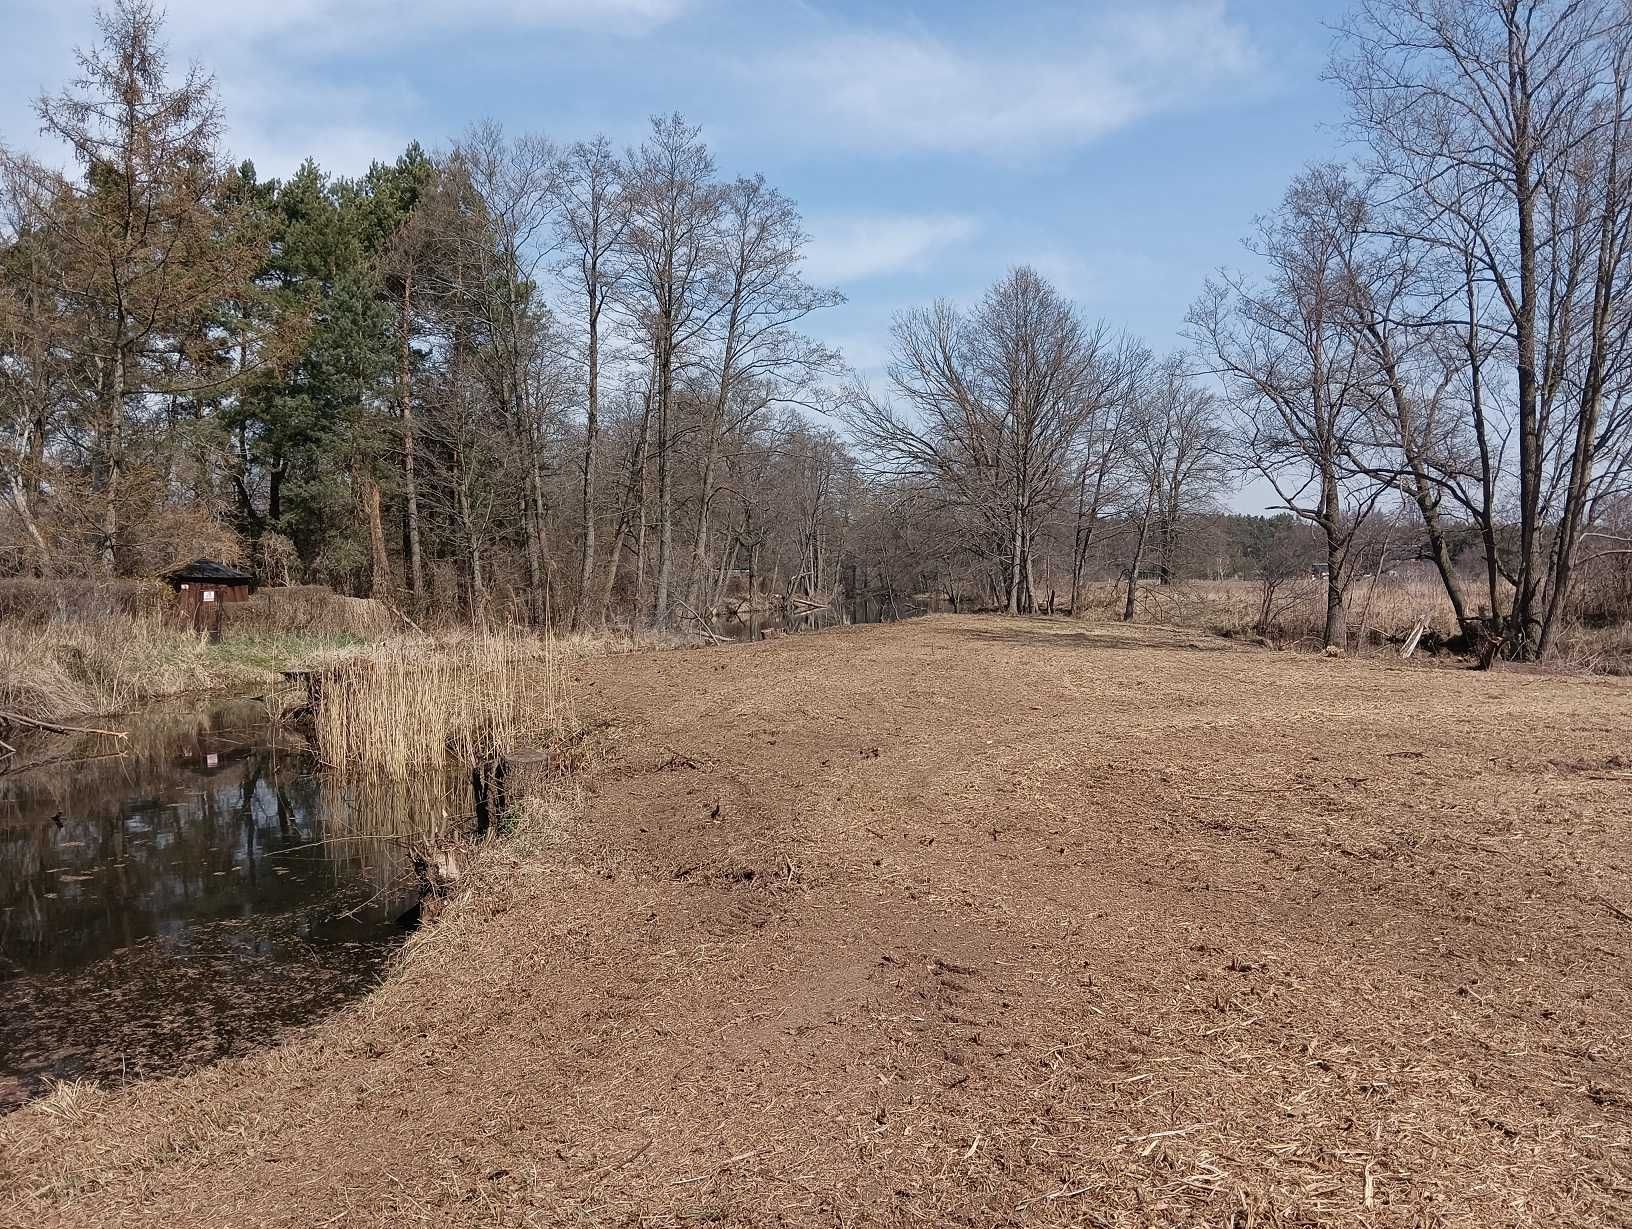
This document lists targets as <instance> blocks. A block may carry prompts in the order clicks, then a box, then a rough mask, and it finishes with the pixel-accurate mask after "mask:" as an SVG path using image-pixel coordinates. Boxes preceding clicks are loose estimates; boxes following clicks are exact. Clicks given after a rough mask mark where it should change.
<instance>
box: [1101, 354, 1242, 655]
mask: <svg viewBox="0 0 1632 1229" xmlns="http://www.w3.org/2000/svg"><path fill="white" fill-rule="evenodd" d="M1135 398H1136V399H1135V401H1134V405H1133V408H1132V410H1131V418H1132V422H1131V425H1130V429H1129V433H1128V464H1129V466H1130V468H1131V470H1132V473H1133V475H1134V478H1135V482H1134V484H1133V490H1134V492H1135V500H1134V502H1133V504H1132V506H1131V507H1130V508H1129V509H1128V513H1127V515H1128V519H1129V520H1130V521H1131V523H1132V525H1133V554H1132V556H1131V558H1130V559H1129V562H1128V567H1127V588H1126V593H1125V596H1124V599H1123V604H1122V621H1123V622H1124V623H1131V622H1132V621H1133V617H1134V614H1135V612H1136V609H1137V599H1138V592H1139V579H1140V573H1141V570H1142V569H1143V567H1144V565H1145V558H1146V554H1147V552H1148V549H1149V546H1150V535H1151V531H1152V529H1154V530H1155V531H1156V532H1157V534H1158V539H1159V544H1160V548H1161V551H1160V560H1161V562H1160V571H1159V575H1160V579H1161V580H1162V581H1163V583H1168V582H1169V581H1171V579H1172V577H1173V552H1174V548H1175V547H1176V545H1177V541H1178V533H1179V526H1180V521H1181V517H1183V516H1184V515H1185V514H1187V513H1189V512H1192V511H1197V510H1211V507H1212V504H1213V501H1214V499H1215V498H1216V497H1217V495H1218V494H1219V492H1220V491H1221V490H1222V489H1223V488H1224V487H1225V486H1226V485H1227V484H1228V481H1229V478H1228V475H1229V470H1228V468H1227V467H1226V465H1225V464H1224V463H1223V432H1222V430H1221V426H1220V422H1219V417H1218V407H1217V405H1216V403H1215V400H1214V397H1213V394H1212V393H1210V392H1208V391H1207V390H1206V389H1203V388H1200V387H1198V386H1197V385H1196V384H1195V383H1194V382H1193V381H1192V380H1191V378H1190V377H1189V375H1188V374H1187V373H1186V371H1185V365H1184V359H1183V358H1182V357H1181V356H1179V355H1170V356H1169V357H1168V358H1167V359H1165V360H1163V361H1162V362H1161V363H1160V364H1158V365H1157V366H1156V368H1155V369H1154V370H1153V371H1152V372H1151V373H1150V375H1149V377H1148V378H1147V379H1144V380H1142V381H1141V382H1140V384H1139V385H1138V386H1137V389H1136V392H1135Z"/></svg>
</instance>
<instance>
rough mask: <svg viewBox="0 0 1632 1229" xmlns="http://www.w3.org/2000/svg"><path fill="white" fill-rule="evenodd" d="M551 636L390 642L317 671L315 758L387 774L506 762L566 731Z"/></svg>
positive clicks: (320, 666)
mask: <svg viewBox="0 0 1632 1229" xmlns="http://www.w3.org/2000/svg"><path fill="white" fill-rule="evenodd" d="M556 660H557V657H556V653H555V651H554V649H553V648H552V645H551V641H550V640H549V638H548V637H530V636H528V637H524V636H509V635H473V636H470V637H468V638H459V639H440V640H433V639H430V638H422V639H414V640H399V641H392V642H389V643H386V644H383V645H380V646H378V647H376V648H373V649H369V650H366V651H358V652H352V653H349V654H347V655H345V656H343V657H338V658H335V659H333V660H330V661H327V662H319V663H317V664H316V665H315V666H314V667H313V669H312V672H311V674H312V682H313V687H312V696H313V700H314V706H313V707H314V712H313V715H312V716H313V725H314V728H315V733H316V741H317V749H318V755H319V757H320V758H321V759H322V760H323V762H324V763H325V764H327V765H329V766H331V767H334V768H344V769H361V770H365V771H371V772H380V773H384V774H386V775H388V776H394V777H404V776H408V775H410V774H414V773H422V772H426V771H434V770H440V769H447V768H455V767H460V766H465V767H473V766H475V765H478V764H484V763H490V762H492V761H494V760H497V759H502V758H505V757H507V756H509V755H510V754H512V753H513V752H514V751H516V750H517V749H518V748H521V747H523V746H525V745H527V744H529V743H535V744H540V745H542V744H543V743H545V742H547V741H549V740H550V739H551V738H553V737H554V736H555V734H556V733H558V732H559V731H560V730H561V729H562V728H563V723H564V720H565V717H566V714H565V709H564V705H563V703H562V698H561V687H560V683H559V677H558V670H557V666H556Z"/></svg>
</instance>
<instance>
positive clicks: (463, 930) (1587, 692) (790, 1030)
mask: <svg viewBox="0 0 1632 1229" xmlns="http://www.w3.org/2000/svg"><path fill="white" fill-rule="evenodd" d="M571 670H572V673H573V675H574V678H573V688H572V690H573V693H574V695H575V697H576V703H577V706H578V709H579V714H580V716H581V717H582V718H583V719H585V720H586V721H587V722H589V723H590V724H591V726H592V733H591V735H590V736H589V738H588V739H587V740H586V743H585V748H586V756H587V758H588V759H589V760H590V761H591V762H590V763H589V764H588V766H587V769H586V774H585V781H586V783H587V786H588V788H589V791H590V792H589V796H588V797H587V799H586V800H584V803H583V805H582V806H577V805H573V802H572V799H570V798H565V797H563V798H558V799H557V800H556V803H555V804H554V805H553V806H552V807H550V808H545V807H543V806H540V807H538V808H536V811H537V814H536V815H535V822H534V823H532V824H531V825H529V827H528V829H527V831H526V832H525V833H524V834H523V835H522V836H521V837H519V838H517V839H516V841H515V842H513V843H512V844H511V845H510V846H508V847H505V848H503V849H501V850H498V851H495V852H492V853H489V854H488V855H486V856H485V857H484V859H483V862H482V864H481V865H480V867H479V869H478V871H477V873H476V876H475V880H476V882H474V883H473V884H472V887H471V890H470V892H469V894H468V895H467V896H466V897H465V899H463V900H462V901H460V902H459V903H458V904H457V905H456V906H455V907H454V908H452V909H450V910H449V911H448V912H447V913H446V914H444V916H443V917H442V919H441V920H440V921H438V922H437V924H436V925H435V926H433V927H432V928H430V929H429V930H428V931H426V932H425V933H424V934H423V935H422V936H420V937H418V938H416V939H415V940H414V942H413V944H412V945H411V948H410V951H409V955H408V958H407V960H406V961H405V963H404V965H403V967H402V968H401V969H400V970H399V971H398V973H397V974H396V975H395V976H393V977H392V978H391V979H390V980H389V981H388V982H387V983H386V985H385V986H384V987H383V988H382V989H381V990H379V991H378V992H376V993H375V994H373V995H372V996H370V997H369V998H368V999H366V1000H364V1001H363V1003H362V1004H361V1005H359V1006H358V1007H356V1008H353V1009H350V1010H348V1011H347V1012H345V1013H344V1014H343V1015H342V1016H340V1017H338V1018H336V1019H334V1020H332V1021H330V1022H329V1023H327V1024H325V1025H322V1026H319V1027H317V1028H315V1029H313V1030H310V1031H309V1032H308V1033H307V1034H305V1035H303V1036H302V1037H300V1038H299V1039H298V1040H296V1041H294V1042H292V1043H291V1044H289V1045H286V1046H284V1047H282V1048H279V1049H276V1050H272V1051H268V1052H266V1053H264V1054H261V1055H258V1056H256V1057H253V1058H249V1059H243V1060H232V1061H228V1062H225V1063H221V1064H218V1065H216V1066H214V1067H211V1068H208V1069H206V1070H204V1071H201V1072H198V1073H196V1074H193V1075H190V1076H188V1077H186V1078H183V1079H179V1080H173V1081H158V1082H151V1083H146V1084H141V1085H137V1086H134V1087H132V1088H130V1089H127V1090H124V1091H121V1092H118V1093H113V1094H105V1093H96V1092H86V1091H84V1090H80V1089H73V1088H68V1089H64V1090H62V1091H61V1092H59V1093H58V1094H57V1095H55V1096H53V1097H51V1098H48V1099H46V1100H44V1101H42V1102H39V1103H36V1105H34V1106H32V1107H30V1108H29V1109H26V1110H24V1111H21V1112H19V1113H16V1114H12V1115H9V1116H7V1117H5V1118H3V1119H0V1222H3V1221H5V1220H6V1219H7V1218H8V1217H9V1218H11V1219H12V1220H14V1221H15V1222H16V1223H17V1224H27V1225H49V1224H74V1225H102V1224H122V1225H164V1226H167V1227H169V1229H176V1227H183V1226H191V1225H223V1224H231V1225H288V1226H303V1227H304V1226H315V1225H322V1224H337V1225H371V1224H382V1225H417V1224H427V1225H431V1224H434V1225H448V1224H472V1225H476V1224H481V1225H494V1224H497V1225H540V1226H542V1225H562V1224H585V1225H654V1226H662V1225H690V1224H723V1225H777V1224H788V1225H834V1226H840V1225H855V1224H865V1223H886V1224H902V1225H905V1224H923V1225H1010V1224H1014V1225H1018V1224H1044V1225H1049V1224H1080V1225H1097V1226H1118V1227H1122V1226H1129V1227H1131V1226H1174V1227H1177V1226H1199V1225H1209V1226H1232V1227H1238V1226H1282V1225H1286V1226H1290V1225H1378V1226H1381V1225H1390V1226H1393V1225H1398V1226H1437V1225H1538V1226H1539V1225H1547V1226H1552V1225H1560V1226H1562V1225H1583V1226H1593V1225H1625V1224H1628V1223H1632V1065H1629V1057H1628V1045H1629V1040H1632V949H1629V940H1632V750H1629V749H1632V686H1629V685H1628V684H1626V683H1625V682H1621V681H1581V680H1571V679H1562V678H1550V677H1545V676H1540V675H1534V674H1526V673H1520V672H1516V671H1509V672H1496V673H1492V674H1478V673H1473V672H1465V671H1459V670H1449V669H1438V668H1432V667H1418V666H1409V665H1401V664H1398V663H1393V664H1379V663H1372V662H1361V661H1350V660H1333V659H1327V658H1320V657H1307V656H1294V655H1289V654H1277V653H1272V652H1267V651H1261V650H1252V649H1244V648H1238V647H1233V646H1230V645H1228V644H1225V643H1224V642H1221V641H1214V640H1208V639H1205V638H1202V637H1199V636H1197V635H1196V634H1194V633H1184V632H1176V631H1170V630H1164V629H1152V628H1144V627H1139V628H1133V629H1123V628H1119V627H1118V628H1111V627H1098V626H1094V627H1082V626H1079V625H1074V624H1070V623H1067V622H1064V621H1048V620H1028V621H1015V620H1003V619H998V618H984V617H939V616H938V617H932V618H928V619H922V620H915V621H913V622H911V623H907V624H901V625H896V626H886V627H869V628H858V629H852V630H846V631H838V632H829V633H822V634H819V635H814V636H806V637H793V638H789V639H786V640H781V641H776V642H772V643H767V644H759V645H750V646H742V647H722V648H708V649H698V650H691V651H683V652H663V653H643V654H634V655H629V656H624V657H619V658H615V659H607V660H601V661H587V662H581V663H577V664H575V665H573V666H572V667H571ZM546 812H547V813H546Z"/></svg>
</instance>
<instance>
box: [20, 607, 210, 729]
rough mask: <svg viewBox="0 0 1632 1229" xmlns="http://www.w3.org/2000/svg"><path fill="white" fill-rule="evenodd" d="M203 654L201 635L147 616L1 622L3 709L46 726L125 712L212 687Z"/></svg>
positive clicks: (206, 647)
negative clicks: (56, 721)
mask: <svg viewBox="0 0 1632 1229" xmlns="http://www.w3.org/2000/svg"><path fill="white" fill-rule="evenodd" d="M207 655H208V645H207V643H206V642H205V640H204V638H203V637H201V636H198V635H195V634H193V633H192V632H189V631H185V630H183V629H181V628H179V627H177V626H175V625H174V624H170V623H166V622H163V621H161V620H158V619H155V618H150V617H140V616H132V615H126V614H102V615H97V616H94V617H88V618H85V619H80V620H74V621H70V622H51V623H47V624H43V625H29V624H15V623H4V624H0V711H6V712H11V713H17V714H20V715H21V716H24V717H29V718H35V719H40V720H48V721H49V720H53V719H59V718H63V717H71V716H78V715H89V714H102V713H121V712H128V711H129V710H130V709H132V708H134V707H136V706H137V705H139V704H142V703H144V702H146V701H148V700H151V699H154V698H157V697H160V696H171V695H177V694H180V693H181V692H184V691H190V690H193V689H196V688H202V687H206V686H209V685H210V684H211V683H212V681H214V678H215V671H214V669H213V668H212V666H211V664H210V662H209V661H208V660H207Z"/></svg>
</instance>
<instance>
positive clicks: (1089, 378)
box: [845, 268, 1124, 614]
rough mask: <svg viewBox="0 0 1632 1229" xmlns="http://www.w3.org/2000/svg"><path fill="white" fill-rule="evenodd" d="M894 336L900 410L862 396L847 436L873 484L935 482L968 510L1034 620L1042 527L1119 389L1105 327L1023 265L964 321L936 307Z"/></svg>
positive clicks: (1005, 586) (906, 320) (909, 319)
mask: <svg viewBox="0 0 1632 1229" xmlns="http://www.w3.org/2000/svg"><path fill="white" fill-rule="evenodd" d="M894 339H895V353H894V358H893V361H892V362H891V365H890V383H891V386H892V390H893V392H894V393H895V396H896V397H897V398H899V400H900V404H899V405H897V404H896V403H895V402H893V401H881V400H879V399H877V398H875V397H874V396H873V395H872V394H871V393H870V392H868V391H867V390H866V389H863V388H859V387H858V388H856V389H855V390H853V393H852V395H851V397H850V399H849V404H848V408H847V410H846V412H845V418H846V421H847V422H848V423H849V425H850V428H851V431H852V434H853V435H854V436H855V438H856V440H857V443H858V445H859V446H860V448H861V450H862V452H863V455H864V456H865V457H867V458H868V459H869V461H870V462H871V464H872V467H873V471H874V472H875V473H876V474H879V475H882V476H884V477H886V478H890V479H893V480H910V481H914V482H919V483H926V482H927V483H933V484H936V485H938V486H940V487H941V488H943V490H944V491H945V492H946V493H947V495H948V497H949V498H951V499H954V500H956V501H957V502H958V503H960V504H962V505H963V507H964V508H966V509H967V510H969V511H970V512H971V513H972V514H973V515H974V517H975V518H976V521H977V522H978V524H979V527H980V528H979V538H980V540H981V542H982V543H983V546H984V550H985V551H986V553H987V555H988V557H989V558H990V559H991V560H992V561H993V562H994V563H996V564H999V565H1000V566H1001V569H1002V573H1003V578H1002V582H1001V588H1002V592H1003V595H1004V602H1005V606H1006V607H1007V609H1008V611H1009V613H1011V614H1017V613H1020V612H1022V611H1030V610H1031V609H1033V607H1034V605H1035V597H1034V593H1033V584H1032V560H1033V554H1034V545H1035V543H1036V540H1037V532H1038V527H1039V521H1040V518H1041V517H1042V516H1043V515H1044V514H1045V513H1047V512H1049V511H1052V510H1053V509H1054V508H1056V507H1058V506H1059V504H1060V503H1061V502H1062V501H1063V500H1066V499H1068V498H1069V497H1070V492H1071V490H1072V484H1071V482H1070V475H1072V474H1073V473H1075V469H1074V467H1073V464H1072V462H1073V457H1074V456H1075V455H1076V450H1077V446H1078V444H1079V442H1080V441H1081V440H1082V437H1083V434H1084V431H1085V428H1086V427H1087V426H1088V425H1089V424H1091V423H1093V422H1094V421H1096V415H1098V414H1099V413H1100V412H1101V411H1102V410H1103V408H1104V406H1105V405H1106V403H1107V402H1108V401H1109V400H1110V399H1111V398H1112V397H1115V396H1117V395H1119V394H1121V393H1122V391H1123V386H1124V381H1123V380H1122V372H1121V369H1120V366H1119V365H1118V363H1117V362H1116V361H1115V359H1116V357H1117V349H1116V346H1115V345H1114V343H1113V341H1112V339H1111V336H1110V333H1109V330H1108V329H1106V328H1105V327H1104V326H1103V325H1101V326H1095V327H1089V326H1087V325H1085V324H1084V323H1083V322H1082V320H1081V319H1080V318H1079V317H1078V315H1077V313H1076V310H1075V308H1073V307H1072V306H1071V305H1070V304H1069V303H1067V302H1066V301H1065V300H1064V299H1063V298H1062V297H1061V296H1060V294H1059V293H1058V292H1057V291H1056V290H1055V289H1054V288H1053V287H1052V286H1050V285H1049V284H1048V283H1047V282H1046V281H1044V280H1043V279H1042V278H1041V277H1039V276H1038V275H1037V274H1036V273H1035V272H1033V271H1032V270H1030V269H1025V268H1020V269H1015V270H1012V271H1011V272H1010V273H1009V274H1008V275H1007V276H1006V277H1004V278H1003V279H1002V280H1001V281H999V282H998V283H997V284H996V285H994V286H993V287H992V288H991V289H990V290H988V291H987V293H986V296H985V297H984V298H983V299H982V301H981V304H980V306H979V308H978V309H976V311H974V312H973V313H970V314H969V315H968V316H965V315H963V314H961V313H959V312H958V311H957V310H956V309H954V308H952V307H951V306H950V305H948V304H945V303H938V304H936V305H935V306H934V307H932V308H929V309H927V310H920V311H915V312H909V313H906V314H905V315H902V316H900V317H898V318H897V320H896V323H895V327H894Z"/></svg>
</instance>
